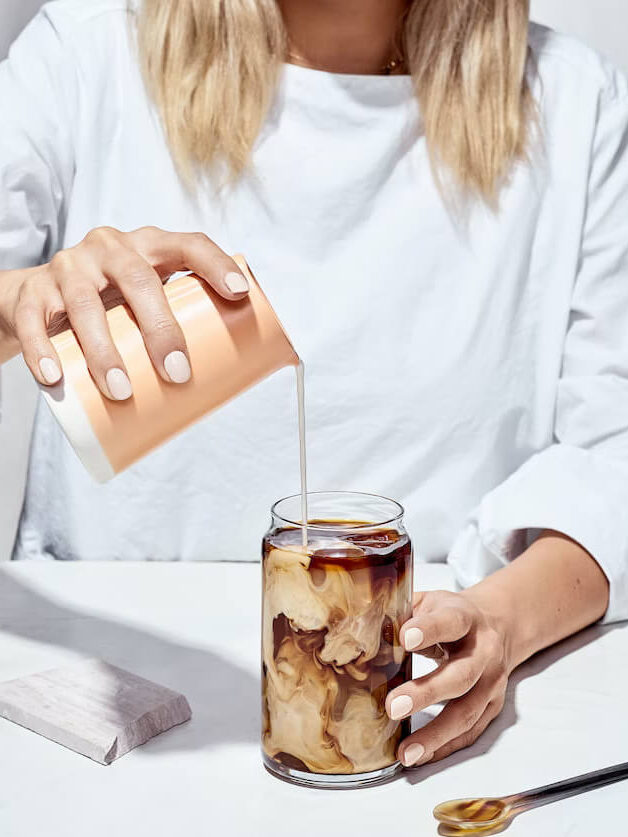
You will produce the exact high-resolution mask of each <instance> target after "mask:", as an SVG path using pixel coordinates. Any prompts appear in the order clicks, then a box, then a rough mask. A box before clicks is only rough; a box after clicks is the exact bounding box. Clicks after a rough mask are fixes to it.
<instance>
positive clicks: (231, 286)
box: [223, 271, 249, 294]
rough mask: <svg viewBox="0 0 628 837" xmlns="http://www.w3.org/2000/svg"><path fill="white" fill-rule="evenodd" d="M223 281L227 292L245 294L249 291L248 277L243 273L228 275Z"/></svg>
mask: <svg viewBox="0 0 628 837" xmlns="http://www.w3.org/2000/svg"><path fill="white" fill-rule="evenodd" d="M223 281H224V283H225V286H226V288H227V290H228V291H229V292H230V293H232V294H245V293H247V291H248V290H249V283H248V282H247V280H246V276H243V275H242V274H241V273H235V271H232V272H231V273H227V275H226V276H225V278H224V280H223Z"/></svg>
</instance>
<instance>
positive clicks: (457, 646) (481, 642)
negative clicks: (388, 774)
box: [386, 591, 511, 767]
mask: <svg viewBox="0 0 628 837" xmlns="http://www.w3.org/2000/svg"><path fill="white" fill-rule="evenodd" d="M468 593H469V591H465V592H464V593H447V592H443V591H438V592H429V593H417V594H415V597H414V607H413V615H412V618H411V619H409V620H408V621H407V622H406V623H405V624H404V625H403V627H402V628H401V632H400V633H401V642H402V643H403V645H404V646H405V648H406V649H407V650H408V651H415V652H418V653H422V654H426V655H427V656H436V655H435V654H434V646H436V645H437V643H438V644H439V645H441V646H442V648H443V649H444V650H445V651H446V657H447V659H446V661H444V662H443V664H442V665H440V666H439V667H438V668H437V669H435V670H434V671H431V672H430V673H429V674H426V675H425V676H423V677H418V678H417V679H416V680H411V681H409V682H407V683H404V684H403V685H401V686H398V687H397V688H396V689H394V690H393V691H391V692H390V694H389V695H388V697H387V698H386V711H387V712H388V715H389V716H390V717H391V718H392V719H393V720H399V719H401V718H407V717H408V716H410V715H412V714H413V713H414V712H419V711H420V710H422V709H426V708H427V707H428V706H432V705H433V704H435V703H440V702H441V701H448V703H447V705H446V706H445V708H444V709H443V710H442V712H441V713H440V714H439V715H438V716H437V717H436V718H435V719H434V720H433V721H430V723H428V724H427V725H426V726H424V727H423V728H422V729H419V730H417V731H416V732H415V733H413V734H412V735H410V736H408V738H406V739H405V740H404V741H403V742H402V743H401V744H400V746H399V760H400V761H401V762H402V764H404V765H405V766H406V767H412V766H414V765H417V764H425V763H426V762H429V761H438V760H439V759H443V758H445V757H446V756H448V755H450V754H451V753H453V752H455V751H456V750H460V749H461V748H463V747H468V746H469V745H470V744H473V742H474V741H475V740H476V738H477V737H478V736H479V735H481V734H482V733H483V732H484V730H485V729H486V727H487V726H488V725H489V724H490V722H491V721H492V720H493V719H494V718H495V717H496V716H497V715H498V714H499V713H500V712H501V710H502V707H503V705H504V700H505V696H506V686H507V684H508V676H509V674H510V671H511V668H510V666H509V662H508V637H507V635H506V633H507V632H506V629H505V627H504V626H503V625H502V624H501V623H500V621H499V620H498V619H496V618H495V617H494V616H492V615H491V614H489V613H487V612H486V611H485V610H484V609H482V608H481V607H480V606H478V605H477V604H475V603H474V601H473V599H472V596H471V595H468Z"/></svg>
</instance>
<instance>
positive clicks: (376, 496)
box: [270, 491, 405, 532]
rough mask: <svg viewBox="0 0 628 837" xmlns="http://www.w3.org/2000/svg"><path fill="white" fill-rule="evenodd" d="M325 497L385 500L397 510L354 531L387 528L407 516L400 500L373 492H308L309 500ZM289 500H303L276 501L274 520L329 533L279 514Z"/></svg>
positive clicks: (358, 525) (295, 497)
mask: <svg viewBox="0 0 628 837" xmlns="http://www.w3.org/2000/svg"><path fill="white" fill-rule="evenodd" d="M323 495H333V496H336V497H338V496H343V495H344V496H346V497H361V498H369V499H371V500H383V501H384V502H385V503H390V504H391V505H392V506H394V507H395V508H396V509H397V512H396V514H394V515H392V516H391V517H386V519H385V520H381V521H380V520H378V521H371V522H368V523H367V522H362V521H356V523H355V525H353V526H351V528H352V529H373V528H375V527H379V526H386V525H388V524H390V523H398V522H399V521H400V520H401V518H402V517H403V516H404V514H405V509H404V507H403V506H402V505H401V503H400V502H399V501H398V500H393V499H392V497H386V496H385V495H383V494H373V493H372V492H368V491H308V492H307V494H306V496H307V498H308V500H309V498H310V497H320V496H323ZM287 500H299V501H300V500H301V494H288V495H287V496H286V497H282V498H281V499H279V500H276V501H275V502H274V503H273V504H272V506H271V507H270V513H271V515H272V516H273V518H274V519H276V520H280V521H282V523H288V524H289V525H290V526H294V527H295V528H297V529H303V528H306V529H308V530H310V529H320V530H321V531H325V532H329V529H330V527H329V526H317V525H316V524H315V523H310V522H309V521H308V522H307V523H305V524H304V523H303V521H301V520H291V519H290V518H289V517H285V516H284V515H282V514H279V513H278V511H277V507H278V506H279V505H280V504H281V503H284V502H286V501H287Z"/></svg>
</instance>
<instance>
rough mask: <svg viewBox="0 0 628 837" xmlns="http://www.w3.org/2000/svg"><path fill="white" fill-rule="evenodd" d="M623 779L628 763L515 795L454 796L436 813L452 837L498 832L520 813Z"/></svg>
mask: <svg viewBox="0 0 628 837" xmlns="http://www.w3.org/2000/svg"><path fill="white" fill-rule="evenodd" d="M622 779H628V762H624V763H623V764H616V765H614V766H613V767H605V768H604V769H603V770H596V771H594V772H593V773H584V774H583V775H582V776H575V777H574V778H573V779H566V780H564V781H562V782H555V783H554V784H552V785H543V787H540V788H535V789H534V790H529V791H524V793H516V794H513V795H512V796H502V797H496V798H483V799H452V800H451V801H449V802H442V803H441V804H440V805H437V806H436V808H434V816H435V817H436V819H437V820H439V822H440V823H441V827H440V828H439V832H440V833H441V834H446V835H452V837H453V835H464V834H496V833H497V832H499V831H503V830H504V829H505V828H507V827H508V826H509V825H510V821H511V820H512V819H513V818H514V817H516V816H517V814H521V813H523V812H524V811H530V810H531V809H532V808H537V807H538V806H540V805H547V804H548V803H549V802H556V801H557V800H559V799H565V798H566V797H568V796H575V795H576V794H579V793H584V792H585V791H589V790H594V789H595V788H601V787H603V786H604V785H610V784H612V783H613V782H621V781H622Z"/></svg>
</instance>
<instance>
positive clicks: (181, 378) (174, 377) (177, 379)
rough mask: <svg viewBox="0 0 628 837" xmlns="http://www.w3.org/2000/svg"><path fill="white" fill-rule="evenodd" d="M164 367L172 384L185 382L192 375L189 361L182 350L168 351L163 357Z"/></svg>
mask: <svg viewBox="0 0 628 837" xmlns="http://www.w3.org/2000/svg"><path fill="white" fill-rule="evenodd" d="M164 369H165V370H166V372H167V373H168V377H169V378H170V380H171V381H172V383H173V384H185V383H186V382H187V381H189V380H190V377H191V376H192V370H191V369H190V362H189V360H188V359H187V357H186V356H185V355H184V354H183V352H180V351H178V350H177V351H176V352H170V354H169V355H166V357H165V358H164Z"/></svg>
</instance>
